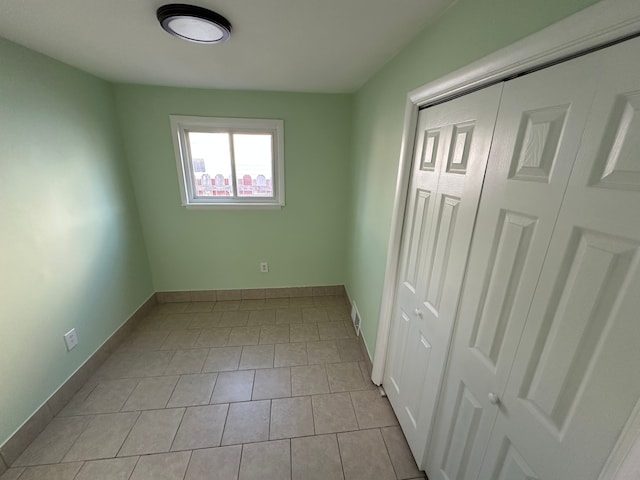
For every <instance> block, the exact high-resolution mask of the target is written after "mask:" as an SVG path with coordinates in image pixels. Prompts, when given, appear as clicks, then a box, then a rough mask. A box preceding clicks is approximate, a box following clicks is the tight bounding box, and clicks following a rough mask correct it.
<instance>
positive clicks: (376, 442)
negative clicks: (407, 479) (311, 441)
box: [338, 429, 396, 480]
mask: <svg viewBox="0 0 640 480" xmlns="http://www.w3.org/2000/svg"><path fill="white" fill-rule="evenodd" d="M338 445H339V447H340V455H341V457H342V467H343V470H344V477H345V480H368V479H370V478H375V479H376V480H396V475H395V473H394V471H393V466H392V465H391V460H390V459H389V455H388V454H387V448H386V447H385V444H384V441H383V440H382V435H381V434H380V430H378V429H375V430H361V431H359V432H348V433H339V434H338ZM363 452H367V454H366V455H363Z"/></svg>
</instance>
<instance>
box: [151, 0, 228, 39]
mask: <svg viewBox="0 0 640 480" xmlns="http://www.w3.org/2000/svg"><path fill="white" fill-rule="evenodd" d="M156 15H157V17H158V21H159V22H160V25H162V28H164V29H165V30H166V31H167V32H169V33H170V34H171V35H173V36H175V37H178V38H182V39H184V40H188V41H190V42H195V43H207V44H208V43H222V42H224V41H225V40H227V39H228V38H229V36H230V35H231V24H230V23H229V20H227V19H226V18H224V17H223V16H222V15H219V14H217V13H216V12H212V11H211V10H207V9H206V8H202V7H196V6H194V5H184V4H180V3H172V4H169V5H163V6H162V7H160V8H159V9H158V11H157V12H156Z"/></svg>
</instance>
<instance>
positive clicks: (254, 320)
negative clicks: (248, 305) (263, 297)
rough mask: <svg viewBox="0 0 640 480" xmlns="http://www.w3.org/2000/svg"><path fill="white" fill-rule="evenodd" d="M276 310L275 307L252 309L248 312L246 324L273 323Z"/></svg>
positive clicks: (251, 325)
mask: <svg viewBox="0 0 640 480" xmlns="http://www.w3.org/2000/svg"><path fill="white" fill-rule="evenodd" d="M275 323H276V310H275V308H266V309H264V310H252V311H250V312H249V321H248V323H247V325H248V326H250V327H253V326H256V325H275Z"/></svg>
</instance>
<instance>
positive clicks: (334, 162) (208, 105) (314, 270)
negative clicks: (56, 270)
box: [116, 85, 352, 291]
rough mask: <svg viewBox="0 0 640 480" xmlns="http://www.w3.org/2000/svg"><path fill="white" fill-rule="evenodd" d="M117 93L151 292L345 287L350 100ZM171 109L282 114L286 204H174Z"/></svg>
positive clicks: (120, 89)
mask: <svg viewBox="0 0 640 480" xmlns="http://www.w3.org/2000/svg"><path fill="white" fill-rule="evenodd" d="M116 98H117V106H118V113H119V118H120V125H121V131H122V135H123V138H124V143H125V148H126V152H127V157H128V160H129V165H130V170H131V175H132V178H133V182H134V188H135V192H136V197H137V200H138V205H139V208H140V216H141V219H142V226H143V230H144V235H145V240H146V244H147V248H148V254H149V260H150V264H151V271H152V275H153V285H154V287H155V289H156V291H169V290H206V289H233V288H261V287H288V286H304V285H333V284H343V283H344V278H345V252H346V222H347V214H348V208H347V206H346V203H347V201H348V198H349V192H348V188H349V184H348V178H347V172H348V162H349V148H350V140H351V124H352V119H351V109H352V104H351V99H352V97H351V96H349V95H322V94H319V95H316V94H295V93H275V92H250V91H220V90H199V89H182V88H162V87H148V86H134V85H117V86H116ZM171 114H179V115H197V116H222V117H256V118H280V119H283V120H284V122H285V125H284V128H285V177H286V178H285V190H286V206H285V207H284V208H283V209H281V210H233V211H229V210H226V211H220V210H200V211H194V210H187V209H185V208H184V207H182V206H181V205H180V193H179V190H178V173H177V169H176V162H175V157H174V150H173V143H172V136H171V131H170V128H169V115H171ZM260 261H268V262H269V268H270V271H269V273H266V274H265V273H260V272H259V268H258V264H259V262H260Z"/></svg>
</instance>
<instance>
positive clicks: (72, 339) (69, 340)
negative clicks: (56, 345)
mask: <svg viewBox="0 0 640 480" xmlns="http://www.w3.org/2000/svg"><path fill="white" fill-rule="evenodd" d="M64 343H65V344H66V345H67V350H68V351H69V352H70V351H71V350H73V349H74V348H75V347H76V345H78V336H77V335H76V329H75V328H72V329H71V330H69V331H68V332H67V333H65V334H64Z"/></svg>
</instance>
